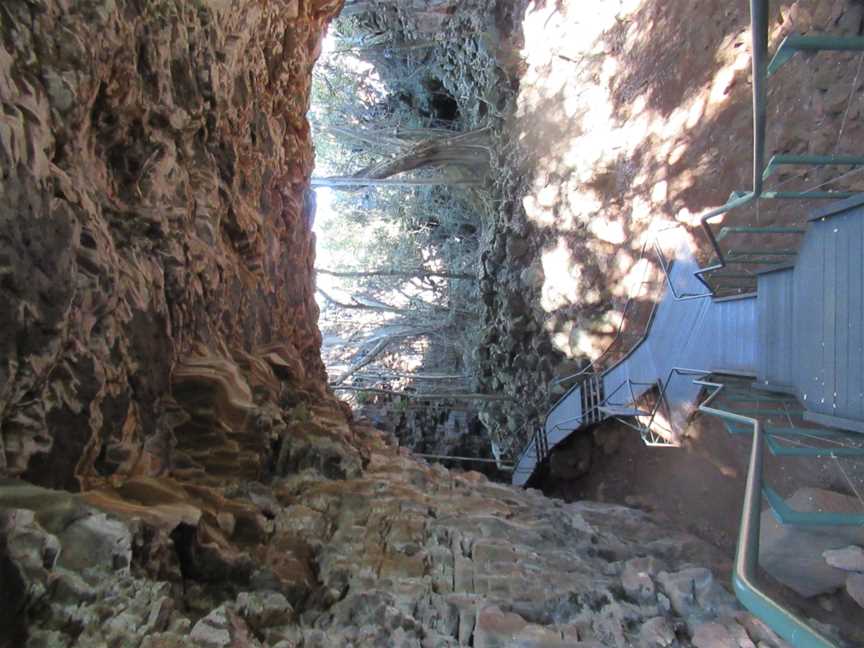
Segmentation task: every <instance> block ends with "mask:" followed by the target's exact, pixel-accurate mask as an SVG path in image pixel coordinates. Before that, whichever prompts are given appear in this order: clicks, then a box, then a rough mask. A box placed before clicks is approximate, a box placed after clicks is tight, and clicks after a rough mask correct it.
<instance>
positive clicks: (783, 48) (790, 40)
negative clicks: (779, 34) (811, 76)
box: [767, 34, 864, 77]
mask: <svg viewBox="0 0 864 648" xmlns="http://www.w3.org/2000/svg"><path fill="white" fill-rule="evenodd" d="M805 51H806V52H820V51H833V52H856V51H864V38H862V37H861V36H832V35H828V34H817V35H810V36H803V35H801V34H790V35H789V36H787V37H786V38H784V39H783V42H782V43H780V46H779V47H778V48H777V51H776V52H775V53H774V57H773V58H772V59H771V62H770V63H769V64H768V70H767V72H768V76H769V77H770V76H771V75H772V74H774V73H775V72H776V71H777V70H778V69H780V67H782V66H783V64H784V63H786V62H787V61H789V59H791V58H792V57H793V56H795V53H796V52H805Z"/></svg>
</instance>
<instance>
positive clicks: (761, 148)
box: [681, 0, 864, 299]
mask: <svg viewBox="0 0 864 648" xmlns="http://www.w3.org/2000/svg"><path fill="white" fill-rule="evenodd" d="M769 7H770V1H769V0H750V31H751V34H752V37H753V45H752V68H753V177H752V189H751V190H750V191H748V192H735V193H733V194H732V195H731V196H730V199H729V201H727V202H726V204H725V205H723V206H721V207H718V208H716V209H712V210H711V211H709V212H707V213H706V214H704V215H703V216H702V217H701V219H700V225H701V227H702V230H703V231H704V233H705V236H706V238H707V239H708V242H709V244H710V245H711V248H712V249H713V251H714V254H715V256H716V259H717V261H716V263H711V264H709V265H707V266H706V267H704V268H700V269H699V270H698V271H697V272H696V277H697V278H698V279H699V281H700V282H702V284H703V285H704V286H705V287H706V289H707V290H708V294H710V295H715V294H716V290H715V288H714V287H713V286H712V285H711V284H710V283H709V282H708V280H707V279H706V277H705V275H707V274H708V273H711V272H715V271H717V270H722V269H723V268H725V267H726V266H727V257H726V256H725V255H724V254H723V250H722V249H721V247H720V243H719V240H720V239H722V238H723V236H725V234H723V233H722V230H721V234H722V236H720V237H716V236H715V235H714V231H713V230H712V228H711V221H712V220H713V219H715V218H717V217H718V216H722V215H723V214H726V213H727V212H729V211H732V210H734V209H738V208H740V207H744V206H746V205H749V204H750V203H753V202H756V201H758V200H760V199H763V198H764V199H817V200H824V199H841V198H848V197H850V196H852V195H855V192H846V191H816V190H812V191H803V192H800V191H765V190H764V181H765V179H767V178H768V177H769V176H770V175H771V174H772V173H773V172H774V170H775V169H776V168H777V167H779V166H783V165H802V164H806V165H811V166H828V165H841V166H864V156H850V155H792V154H778V155H774V156H773V157H772V158H771V159H770V160H769V161H768V163H767V165H766V163H765V133H766V127H767V87H768V77H769V76H770V75H772V74H773V73H774V72H776V71H777V69H778V68H780V66H782V65H783V64H784V63H786V62H787V61H788V60H789V59H791V58H792V57H793V56H794V55H795V53H796V52H799V51H811V52H815V51H820V50H832V51H864V38H862V37H860V36H855V37H838V36H831V35H807V36H800V35H796V34H792V35H790V36H787V37H786V38H785V39H784V40H783V42H782V43H781V44H780V46H779V47H778V48H777V52H776V53H775V55H774V58H773V59H772V60H771V62H770V63H768V62H767V61H768V25H769V20H768V12H769ZM724 229H727V228H724ZM754 229H756V230H758V229H760V228H754ZM739 231H740V229H739ZM744 261H745V260H742V259H740V258H739V259H736V262H744ZM749 262H751V263H752V262H759V263H767V262H769V260H768V259H757V260H755V261H754V260H753V259H750V260H749ZM701 296H702V295H681V298H685V299H686V298H696V297H701Z"/></svg>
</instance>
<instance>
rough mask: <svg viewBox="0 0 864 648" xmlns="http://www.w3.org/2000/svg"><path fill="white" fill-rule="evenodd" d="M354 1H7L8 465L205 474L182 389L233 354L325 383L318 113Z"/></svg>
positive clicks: (3, 209) (3, 268)
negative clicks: (308, 115)
mask: <svg viewBox="0 0 864 648" xmlns="http://www.w3.org/2000/svg"><path fill="white" fill-rule="evenodd" d="M339 4H340V3H339V1H338V0H319V1H315V0H264V1H255V2H239V1H238V2H230V1H227V0H224V1H223V0H196V1H194V2H193V1H185V0H152V1H143V0H81V1H76V2H65V1H63V0H56V1H54V0H51V1H45V2H38V3H34V2H27V1H25V0H9V1H6V2H3V4H2V7H0V106H2V110H0V169H2V171H0V173H2V178H0V181H2V182H0V426H2V435H0V438H2V446H0V472H2V473H5V474H7V475H10V476H20V477H24V478H26V479H28V480H30V481H32V482H35V483H37V484H43V485H46V486H51V487H57V488H66V489H73V490H75V489H78V488H80V487H82V486H86V484H87V481H88V480H90V479H92V478H94V477H109V476H128V475H133V474H147V475H154V474H162V473H164V472H165V471H167V470H169V469H170V468H171V467H174V466H177V465H178V461H184V462H185V463H187V464H189V463H191V464H195V463H196V462H195V460H194V458H190V457H186V458H185V459H184V458H182V457H180V456H179V453H178V452H177V450H178V449H182V446H183V442H182V440H181V441H180V446H179V447H178V448H175V447H174V438H176V437H177V436H182V435H178V434H177V426H178V424H180V422H181V421H182V420H183V419H186V418H188V417H189V407H187V406H186V405H185V404H184V403H182V402H181V403H179V405H178V403H177V402H175V400H174V398H172V392H173V394H174V396H177V397H179V396H182V397H183V398H187V399H191V400H192V401H195V400H196V399H198V398H200V397H201V393H200V392H201V391H202V390H203V391H207V390H213V389H218V388H219V386H220V385H221V384H222V383H223V382H224V378H225V377H224V376H222V375H220V372H224V371H228V372H229V373H230V369H227V368H226V367H225V364H224V363H225V362H229V363H230V362H238V363H241V364H242V363H250V362H252V360H251V356H255V357H257V358H263V360H262V362H264V363H265V364H266V365H269V366H270V367H271V368H272V369H273V370H274V371H276V372H277V373H279V374H280V375H281V377H282V378H286V379H288V380H289V382H290V384H291V386H292V388H294V389H295V390H307V391H308V390H312V391H314V392H317V391H320V385H321V384H322V383H323V381H324V372H323V367H322V364H321V361H320V359H319V353H318V349H319V343H320V342H319V334H318V331H317V328H316V319H317V309H316V306H315V303H314V300H313V281H312V275H311V272H312V266H313V259H314V235H313V234H312V233H311V225H312V219H313V217H314V206H313V204H312V202H311V200H310V199H309V196H308V195H307V193H306V191H307V190H306V180H307V178H308V176H309V174H310V172H311V168H312V164H313V155H312V146H311V142H310V138H309V126H308V124H307V122H306V119H305V116H304V114H305V111H306V109H307V106H308V102H309V86H310V73H311V67H312V65H313V62H314V59H315V57H316V56H317V52H318V49H319V47H320V39H321V35H322V29H323V27H324V25H325V22H326V21H327V20H328V19H329V18H330V17H331V16H332V15H333V14H334V12H335V11H336V10H337V8H338V5H339ZM202 357H203V358H206V359H205V360H202V359H201V358H202ZM178 391H179V392H181V393H179V394H178ZM253 391H254V390H253ZM242 398H243V399H245V400H246V401H247V403H246V404H247V405H249V404H252V403H253V402H254V401H255V400H256V398H255V394H254V393H252V392H249V393H244V394H242ZM181 400H182V398H181ZM241 409H242V407H241ZM245 411H246V414H247V415H248V416H249V417H250V418H256V417H257V416H259V415H260V413H259V412H252V411H251V410H249V408H248V407H247V408H246V410H245ZM188 431H189V429H188V425H187V432H188ZM187 454H188V453H187ZM259 463H260V462H259ZM187 467H188V466H187Z"/></svg>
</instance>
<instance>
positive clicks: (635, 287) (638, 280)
mask: <svg viewBox="0 0 864 648" xmlns="http://www.w3.org/2000/svg"><path fill="white" fill-rule="evenodd" d="M650 269H651V262H650V261H648V259H646V258H642V259H639V260H638V261H637V262H636V263H634V264H632V265H631V266H630V269H629V270H627V272H626V273H625V274H624V276H623V277H622V278H621V282H620V285H621V287H622V288H623V289H624V292H625V294H626V295H627V296H628V297H635V296H637V295H638V294H639V292H640V290H641V288H642V283H643V282H644V281H645V277H647V276H648V270H650Z"/></svg>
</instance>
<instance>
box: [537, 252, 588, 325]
mask: <svg viewBox="0 0 864 648" xmlns="http://www.w3.org/2000/svg"><path fill="white" fill-rule="evenodd" d="M540 262H541V264H542V265H543V275H544V277H545V280H544V281H543V289H542V291H541V297H540V305H541V306H542V307H543V310H545V311H546V312H547V313H551V312H552V311H554V310H557V309H559V308H561V307H562V306H566V305H567V304H568V303H572V302H573V301H575V300H576V299H578V297H579V294H580V293H581V292H582V285H581V284H582V282H581V279H582V269H581V268H580V267H579V264H578V263H577V262H576V259H573V258H572V257H571V255H570V250H569V249H568V247H567V244H566V242H565V241H564V240H563V239H559V240H558V244H557V245H556V246H555V247H554V248H553V249H551V250H548V251H546V252H544V253H543V255H542V256H541V257H540Z"/></svg>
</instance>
